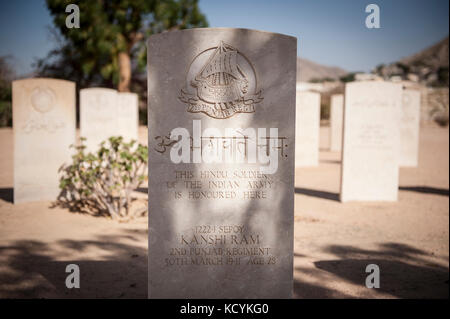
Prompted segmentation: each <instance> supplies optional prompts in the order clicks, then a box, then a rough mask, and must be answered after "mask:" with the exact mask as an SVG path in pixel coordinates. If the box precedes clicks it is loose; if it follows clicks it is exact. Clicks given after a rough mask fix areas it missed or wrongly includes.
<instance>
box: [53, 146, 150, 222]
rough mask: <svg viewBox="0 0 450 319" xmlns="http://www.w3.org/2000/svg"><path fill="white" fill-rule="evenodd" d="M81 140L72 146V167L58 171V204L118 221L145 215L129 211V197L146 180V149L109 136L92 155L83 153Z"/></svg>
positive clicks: (63, 167) (67, 166) (65, 166)
mask: <svg viewBox="0 0 450 319" xmlns="http://www.w3.org/2000/svg"><path fill="white" fill-rule="evenodd" d="M84 141H85V139H84V138H82V139H81V145H79V146H72V147H73V148H75V150H76V154H75V155H73V156H72V159H73V162H72V164H70V165H63V166H62V167H61V168H60V172H61V173H62V176H61V178H60V185H59V186H60V188H61V193H60V195H59V197H58V202H59V204H62V205H63V206H65V207H69V208H70V209H71V210H75V211H81V212H88V213H94V214H97V215H107V216H110V217H111V218H112V219H114V220H118V221H127V220H130V219H133V218H135V217H137V216H139V215H142V214H143V213H146V211H147V210H146V209H145V211H144V212H143V211H142V210H141V211H140V212H139V211H134V212H132V210H131V203H132V201H133V200H134V199H133V198H132V196H131V194H132V192H133V190H135V189H136V188H138V187H139V186H141V184H142V183H143V182H144V181H145V180H146V178H147V176H146V174H145V173H146V167H147V147H146V146H143V145H141V144H138V145H137V146H136V142H135V141H131V142H130V143H124V142H123V138H122V137H110V138H109V139H108V140H107V141H104V142H102V143H101V144H100V149H99V150H98V151H97V152H96V153H95V154H93V153H88V154H86V153H85V148H86V146H85V145H84V143H83V142H84Z"/></svg>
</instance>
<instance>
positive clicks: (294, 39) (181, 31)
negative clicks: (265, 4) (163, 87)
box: [146, 27, 297, 46]
mask: <svg viewBox="0 0 450 319" xmlns="http://www.w3.org/2000/svg"><path fill="white" fill-rule="evenodd" d="M227 30H229V31H245V32H258V33H266V34H270V35H276V36H281V37H285V38H287V39H291V40H293V41H295V42H297V37H295V36H292V35H287V34H283V33H277V32H270V31H265V30H257V29H247V28H227V27H218V28H191V29H183V30H175V31H170V32H161V33H156V34H152V35H151V36H149V37H148V38H147V41H146V43H147V46H148V43H149V42H150V41H153V40H157V39H158V38H160V37H164V36H167V35H176V34H179V33H190V32H198V31H205V32H213V31H227Z"/></svg>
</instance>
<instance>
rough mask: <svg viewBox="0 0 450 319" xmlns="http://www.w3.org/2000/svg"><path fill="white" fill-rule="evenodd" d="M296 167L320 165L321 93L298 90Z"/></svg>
mask: <svg viewBox="0 0 450 319" xmlns="http://www.w3.org/2000/svg"><path fill="white" fill-rule="evenodd" d="M296 104H297V111H296V137H295V167H303V166H317V165H319V131H320V94H319V93H316V92H301V91H297V102H296Z"/></svg>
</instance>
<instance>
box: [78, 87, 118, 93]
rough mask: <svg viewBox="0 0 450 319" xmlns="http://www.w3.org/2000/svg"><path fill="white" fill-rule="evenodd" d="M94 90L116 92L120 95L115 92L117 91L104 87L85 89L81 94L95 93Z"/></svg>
mask: <svg viewBox="0 0 450 319" xmlns="http://www.w3.org/2000/svg"><path fill="white" fill-rule="evenodd" d="M93 90H96V91H106V92H116V93H118V91H117V90H115V89H111V88H104V87H90V88H84V89H81V90H80V92H88V91H93Z"/></svg>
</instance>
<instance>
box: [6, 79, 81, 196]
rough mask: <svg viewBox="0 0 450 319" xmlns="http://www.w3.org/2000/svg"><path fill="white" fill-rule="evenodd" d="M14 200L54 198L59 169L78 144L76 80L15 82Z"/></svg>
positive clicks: (57, 189)
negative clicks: (72, 146)
mask: <svg viewBox="0 0 450 319" xmlns="http://www.w3.org/2000/svg"><path fill="white" fill-rule="evenodd" d="M12 94H13V96H12V100H13V130H14V203H22V202H30V201H42V200H55V199H56V198H57V196H58V194H59V191H60V190H59V175H58V174H59V173H58V169H59V168H60V167H61V165H63V164H64V163H68V162H69V161H70V159H71V151H70V148H69V146H70V145H71V144H75V124H76V123H75V83H74V82H69V81H64V80H56V79H47V78H35V79H24V80H18V81H14V82H13V85H12Z"/></svg>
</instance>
